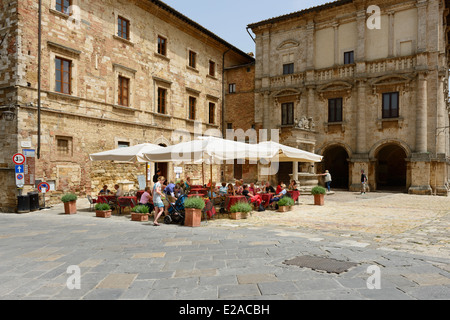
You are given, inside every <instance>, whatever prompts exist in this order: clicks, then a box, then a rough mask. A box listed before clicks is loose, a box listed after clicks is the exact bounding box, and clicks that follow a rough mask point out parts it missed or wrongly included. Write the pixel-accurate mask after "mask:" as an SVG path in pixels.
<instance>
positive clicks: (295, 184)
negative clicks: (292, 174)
mask: <svg viewBox="0 0 450 320" xmlns="http://www.w3.org/2000/svg"><path fill="white" fill-rule="evenodd" d="M288 189H289V190H290V191H294V190H297V183H296V182H295V180H292V181H291V183H290V184H289V187H288Z"/></svg>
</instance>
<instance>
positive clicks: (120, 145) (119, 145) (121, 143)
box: [117, 141, 130, 148]
mask: <svg viewBox="0 0 450 320" xmlns="http://www.w3.org/2000/svg"><path fill="white" fill-rule="evenodd" d="M129 146H130V143H129V142H127V141H119V142H117V148H128V147H129Z"/></svg>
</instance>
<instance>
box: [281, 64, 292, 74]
mask: <svg viewBox="0 0 450 320" xmlns="http://www.w3.org/2000/svg"><path fill="white" fill-rule="evenodd" d="M293 73H294V64H293V63H288V64H283V74H293Z"/></svg>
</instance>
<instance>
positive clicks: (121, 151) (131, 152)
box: [89, 143, 163, 163]
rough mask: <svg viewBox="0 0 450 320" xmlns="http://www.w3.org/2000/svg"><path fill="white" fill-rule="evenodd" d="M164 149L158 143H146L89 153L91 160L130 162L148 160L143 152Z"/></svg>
mask: <svg viewBox="0 0 450 320" xmlns="http://www.w3.org/2000/svg"><path fill="white" fill-rule="evenodd" d="M158 149H163V147H161V146H158V145H156V144H151V143H144V144H138V145H135V146H132V147H127V148H118V149H114V150H108V151H103V152H100V153H94V154H91V155H89V158H90V159H91V161H120V162H129V163H145V162H148V161H147V160H146V159H145V158H144V157H143V154H144V153H146V152H151V151H154V150H158Z"/></svg>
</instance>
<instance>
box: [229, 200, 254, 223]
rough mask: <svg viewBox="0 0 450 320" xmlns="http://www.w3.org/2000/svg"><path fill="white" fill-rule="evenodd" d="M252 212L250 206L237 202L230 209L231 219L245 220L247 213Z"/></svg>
mask: <svg viewBox="0 0 450 320" xmlns="http://www.w3.org/2000/svg"><path fill="white" fill-rule="evenodd" d="M250 211H252V206H251V205H250V204H249V203H247V202H237V203H235V204H233V205H232V206H231V207H230V213H231V217H230V218H231V219H233V220H239V219H247V215H248V213H249V212H250Z"/></svg>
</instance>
